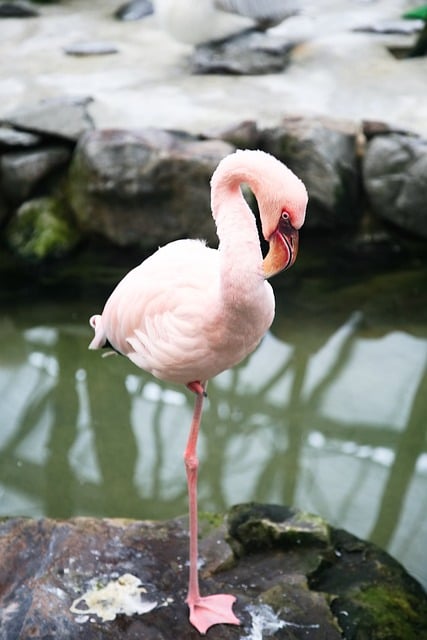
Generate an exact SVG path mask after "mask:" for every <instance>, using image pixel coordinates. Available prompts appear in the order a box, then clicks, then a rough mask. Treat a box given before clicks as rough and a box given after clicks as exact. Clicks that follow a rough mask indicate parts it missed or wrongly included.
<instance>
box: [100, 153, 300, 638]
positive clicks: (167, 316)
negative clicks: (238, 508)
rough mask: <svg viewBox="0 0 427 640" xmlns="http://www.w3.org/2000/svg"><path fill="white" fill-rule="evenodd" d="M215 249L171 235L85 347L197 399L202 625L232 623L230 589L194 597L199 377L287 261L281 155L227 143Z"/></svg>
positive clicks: (246, 346) (293, 233)
mask: <svg viewBox="0 0 427 640" xmlns="http://www.w3.org/2000/svg"><path fill="white" fill-rule="evenodd" d="M242 183H247V184H248V185H249V187H250V188H251V189H252V191H253V193H254V194H255V197H256V199H257V202H258V207H259V210H260V219H261V228H262V233H263V236H264V238H265V239H266V240H267V241H268V242H269V245H270V249H269V252H268V254H267V256H266V257H265V258H264V257H263V255H262V252H261V248H260V242H259V237H258V230H257V226H256V222H255V217H254V215H253V214H252V211H251V210H250V208H249V206H248V204H247V203H246V200H245V199H244V197H243V195H242V192H241V184H242ZM211 204H212V215H213V217H214V220H215V223H216V227H217V234H218V238H219V247H218V249H211V248H209V247H207V246H206V245H205V243H203V242H201V241H200V240H178V241H175V242H171V243H169V244H168V245H166V246H164V247H162V248H160V249H159V250H158V251H156V252H155V253H154V254H153V255H152V256H150V257H149V258H147V260H145V261H144V262H143V263H142V264H140V265H139V266H138V267H136V268H135V269H133V270H132V271H130V272H129V273H128V274H127V275H126V276H125V277H124V278H123V280H122V281H121V282H120V283H119V284H118V285H117V287H116V289H115V290H114V291H113V293H112V294H111V296H110V298H109V299H108V300H107V302H106V304H105V307H104V310H103V312H102V315H95V316H92V318H91V319H90V323H91V325H92V327H93V328H94V329H95V336H94V338H93V340H92V342H91V343H90V345H89V348H91V349H97V348H102V347H103V346H106V345H108V344H109V345H111V346H112V347H113V348H114V349H115V350H116V351H117V352H119V353H121V354H123V355H125V356H127V357H128V358H129V359H130V360H131V361H132V362H134V364H136V365H137V366H138V367H140V368H142V369H145V370H146V371H149V372H150V373H152V374H153V375H154V376H156V377H157V378H160V379H162V380H167V381H170V382H174V383H182V384H185V385H187V387H188V388H189V389H191V390H192V391H194V392H195V393H196V404H195V410H194V415H193V421H192V425H191V429H190V436H189V439H188V443H187V448H186V451H185V455H184V459H185V465H186V470H187V482H188V494H189V505H190V580H189V589H188V597H187V603H188V606H189V608H190V621H191V623H192V624H193V625H194V626H195V627H196V628H197V629H198V630H199V631H200V633H205V632H206V630H207V629H208V628H209V627H210V626H212V625H213V624H217V623H219V622H226V623H231V624H239V620H238V619H237V618H236V616H235V615H234V613H233V612H232V605H233V602H234V600H235V598H234V596H232V595H226V594H216V595H212V596H206V597H201V596H200V593H199V584H198V572H197V559H198V552H197V467H198V460H197V455H196V445H197V436H198V431H199V425H200V419H201V413H202V405H203V398H204V395H205V388H206V383H207V381H208V380H209V379H210V378H212V377H213V376H215V375H217V374H218V373H220V372H221V371H224V370H226V369H229V368H230V367H233V366H234V365H235V364H237V363H238V362H240V361H241V360H243V358H245V357H246V356H247V355H248V354H249V353H251V352H252V351H253V350H254V349H255V348H256V346H257V344H258V343H259V341H260V340H261V338H262V337H263V335H264V334H265V333H266V331H267V330H268V328H269V327H270V325H271V323H272V321H273V318H274V307H275V302H274V295H273V290H272V288H271V286H270V285H269V284H268V282H267V281H266V278H267V277H270V276H271V275H274V274H275V273H277V272H278V271H280V270H282V269H285V268H287V267H289V266H291V265H292V264H293V262H294V260H295V257H296V253H297V248H298V245H297V230H298V229H299V227H301V225H302V224H303V222H304V216H305V209H306V204H307V192H306V190H305V187H304V185H303V183H302V182H301V181H300V180H299V179H298V178H297V177H296V176H295V175H294V174H293V173H292V172H291V171H290V170H289V169H288V168H287V167H285V166H284V165H283V164H282V163H281V162H279V161H278V160H276V159H275V158H274V157H273V156H271V155H269V154H267V153H264V152H262V151H249V150H246V151H236V152H235V153H233V154H230V155H229V156H227V157H226V158H224V159H223V160H222V161H221V162H220V163H219V165H218V167H217V169H216V170H215V172H214V174H213V176H212V180H211Z"/></svg>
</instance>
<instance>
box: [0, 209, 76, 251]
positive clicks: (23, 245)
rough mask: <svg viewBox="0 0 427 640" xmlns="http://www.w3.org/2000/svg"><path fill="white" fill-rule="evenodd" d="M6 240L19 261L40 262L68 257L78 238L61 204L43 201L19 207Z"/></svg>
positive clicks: (7, 231)
mask: <svg viewBox="0 0 427 640" xmlns="http://www.w3.org/2000/svg"><path fill="white" fill-rule="evenodd" d="M6 238H7V241H8V244H9V246H10V247H11V248H12V249H13V251H14V252H15V253H16V254H17V255H19V256H20V257H21V258H23V259H24V260H29V261H33V262H42V261H44V260H47V259H49V258H62V257H64V256H65V255H67V254H68V253H69V252H70V251H71V250H72V249H73V248H74V247H75V246H76V244H77V243H78V241H79V238H80V235H79V232H78V231H77V229H76V227H75V226H74V224H73V222H72V220H71V219H70V218H69V216H68V215H67V212H66V208H65V207H63V206H62V205H61V202H60V201H59V200H57V199H55V198H51V197H45V198H37V199H34V200H29V201H28V202H25V203H24V204H23V205H21V207H20V208H19V209H18V211H17V212H16V214H15V216H14V217H13V218H12V220H11V221H10V223H9V225H8V227H7V229H6Z"/></svg>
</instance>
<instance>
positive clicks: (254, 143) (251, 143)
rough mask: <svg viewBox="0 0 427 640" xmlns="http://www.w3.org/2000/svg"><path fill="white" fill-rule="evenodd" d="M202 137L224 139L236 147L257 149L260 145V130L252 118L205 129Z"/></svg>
mask: <svg viewBox="0 0 427 640" xmlns="http://www.w3.org/2000/svg"><path fill="white" fill-rule="evenodd" d="M204 137H206V138H209V139H211V138H214V139H218V138H219V139H220V140H225V141H226V142H229V143H230V144H231V145H233V147H236V148H238V149H258V147H259V145H260V140H259V139H260V132H259V129H258V125H257V123H256V122H255V121H254V120H244V121H243V122H239V123H238V124H233V125H231V126H230V127H225V128H224V127H222V128H217V129H214V130H210V131H207V132H205V133H204Z"/></svg>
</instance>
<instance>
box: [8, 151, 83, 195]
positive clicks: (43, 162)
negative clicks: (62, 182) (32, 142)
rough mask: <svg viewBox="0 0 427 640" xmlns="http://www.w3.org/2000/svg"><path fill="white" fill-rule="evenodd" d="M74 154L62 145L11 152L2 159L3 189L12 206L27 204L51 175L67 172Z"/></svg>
mask: <svg viewBox="0 0 427 640" xmlns="http://www.w3.org/2000/svg"><path fill="white" fill-rule="evenodd" d="M70 156H71V153H70V150H69V149H68V148H67V147H61V146H59V145H55V146H53V145H52V146H49V147H45V148H40V149H30V150H27V151H11V152H9V153H5V154H4V155H3V156H1V157H0V186H1V190H2V192H3V193H4V195H5V196H6V198H7V199H8V200H9V201H10V202H13V203H21V202H23V201H24V200H26V199H27V198H28V197H29V196H30V195H32V193H33V192H34V190H35V189H36V187H37V186H38V185H39V183H40V182H41V181H42V180H44V179H45V178H47V177H48V176H49V174H52V173H54V172H55V171H57V170H60V169H61V168H64V167H65V165H66V164H67V163H68V161H69V159H70Z"/></svg>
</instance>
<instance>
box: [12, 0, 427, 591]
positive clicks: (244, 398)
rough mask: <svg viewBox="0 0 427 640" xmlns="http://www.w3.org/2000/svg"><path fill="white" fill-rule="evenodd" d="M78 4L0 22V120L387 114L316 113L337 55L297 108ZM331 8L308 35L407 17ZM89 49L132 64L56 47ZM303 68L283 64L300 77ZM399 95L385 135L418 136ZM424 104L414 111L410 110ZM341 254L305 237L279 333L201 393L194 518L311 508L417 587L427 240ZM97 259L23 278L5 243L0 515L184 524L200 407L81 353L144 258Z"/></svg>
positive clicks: (354, 5) (191, 121)
mask: <svg viewBox="0 0 427 640" xmlns="http://www.w3.org/2000/svg"><path fill="white" fill-rule="evenodd" d="M87 4H88V3H85V2H78V1H72V0H70V1H65V0H64V1H63V2H61V3H52V2H51V3H49V4H46V5H38V7H39V10H40V11H41V12H43V11H44V12H46V13H45V14H43V15H42V19H40V20H39V21H38V22H34V21H28V22H25V23H24V22H23V21H19V20H18V19H16V20H15V19H13V20H7V21H6V20H3V21H1V23H0V29H2V32H3V33H4V37H2V44H1V47H2V48H3V51H4V52H6V50H7V52H6V53H5V55H7V57H8V59H9V60H10V63H11V66H10V67H9V69H5V68H3V71H2V78H1V79H2V82H1V85H0V87H1V90H2V92H3V93H2V101H3V106H2V111H3V113H2V115H4V113H6V112H7V111H10V109H13V108H15V107H18V106H19V105H21V104H22V102H23V101H24V102H25V101H26V100H28V99H29V97H31V99H33V98H34V99H35V98H37V99H38V98H43V97H51V96H53V95H56V93H57V92H58V91H59V90H61V91H62V92H64V93H66V94H73V95H74V94H76V93H80V92H81V91H83V92H88V91H90V92H91V93H92V94H93V95H94V96H95V97H96V100H95V102H94V104H93V105H92V107H91V115H92V117H93V118H94V120H95V123H96V126H97V127H100V128H102V127H105V126H108V127H109V126H116V127H120V126H129V127H131V126H145V125H147V124H148V125H153V124H156V125H157V126H159V127H171V126H177V127H179V126H182V127H185V128H186V130H191V129H192V130H195V129H197V130H202V129H203V128H205V127H206V126H208V125H209V126H217V125H226V124H227V123H230V124H231V123H232V122H233V123H234V122H235V121H236V115H237V117H239V113H240V111H239V113H237V112H236V109H237V110H240V107H241V117H242V118H243V117H247V116H250V117H252V118H255V119H258V118H259V119H261V120H264V121H265V122H272V121H274V119H277V118H278V117H279V116H280V114H281V112H280V110H279V111H278V106H277V104H278V103H277V101H276V104H274V100H275V99H276V98H277V96H280V95H281V92H282V95H283V96H284V99H283V102H284V103H285V102H286V100H287V99H289V100H290V105H291V107H292V108H294V109H296V110H299V109H300V108H301V109H302V108H303V107H304V108H305V109H306V108H307V103H310V104H311V107H313V109H314V111H319V112H320V111H323V110H325V111H326V112H328V108H329V105H330V104H331V103H332V102H333V101H334V100H333V98H334V96H336V95H337V94H340V92H341V93H342V99H338V100H337V101H336V106H337V111H338V112H339V113H338V115H343V114H345V115H347V116H349V117H354V116H357V117H361V115H363V114H362V111H363V109H365V110H366V111H367V112H370V115H371V116H372V117H375V116H379V115H380V113H383V114H384V104H385V101H386V100H390V95H389V94H388V92H389V91H390V87H389V85H388V83H387V82H385V85H384V92H383V93H381V90H379V89H378V86H374V87H371V88H370V89H369V91H370V92H372V95H375V96H376V100H374V101H373V102H370V101H369V100H367V99H366V96H365V98H363V96H362V97H360V96H355V95H354V93H353V94H352V95H351V94H349V93H348V87H349V86H351V78H350V77H349V78H348V83H349V84H348V86H346V87H345V88H344V89H345V90H343V87H342V85H340V86H339V87H338V88H337V87H335V88H334V87H332V88H331V85H330V82H331V81H330V78H329V79H328V84H327V88H328V91H329V93H328V99H327V100H326V98H325V95H326V94H325V93H324V91H325V86H324V84H323V82H322V78H323V76H322V69H323V68H324V66H325V64H326V65H327V59H328V58H329V60H330V61H331V68H333V66H334V65H336V64H337V60H339V58H340V52H339V51H338V52H336V51H334V50H333V48H332V50H331V49H330V50H328V53H327V54H325V52H324V51H323V50H322V46H323V45H321V44H318V51H317V55H318V58H317V59H318V61H319V60H320V71H319V74H320V75H319V76H318V80H319V85H317V97H318V102H316V101H315V100H313V95H315V93H313V91H315V88H316V83H315V82H314V81H313V82H312V83H311V86H310V87H308V88H307V87H306V89H307V91H306V93H302V94H298V85H293V86H290V85H289V84H285V85H284V86H283V87H281V85H280V77H279V76H275V75H272V74H267V75H265V76H257V77H255V78H254V79H253V81H251V80H250V79H249V78H247V77H246V78H242V79H241V80H239V82H237V83H236V80H235V79H234V78H230V77H229V76H227V77H225V78H223V79H222V78H221V76H210V77H206V76H203V77H202V78H201V79H200V78H199V77H197V76H192V75H191V74H190V73H189V72H188V69H187V67H186V62H185V61H186V60H187V58H186V56H187V55H188V52H189V51H190V50H189V49H188V46H187V45H183V44H181V43H178V42H176V41H174V40H172V39H171V38H170V37H169V36H168V35H167V34H165V33H164V32H163V31H160V30H159V28H158V26H156V23H155V21H154V22H153V20H154V18H155V17H153V16H149V17H148V18H147V20H149V21H150V22H147V24H145V22H132V23H131V25H130V26H125V24H126V23H121V22H118V21H117V20H113V19H112V17H111V16H112V15H113V12H114V10H115V9H117V8H118V7H119V4H118V3H115V2H112V1H111V0H110V1H109V2H107V3H105V2H103V3H101V2H92V3H90V7H89V8H88V7H87V6H86V5H87ZM302 4H304V3H302ZM306 4H307V8H308V9H310V7H312V6H313V3H310V2H309V3H306ZM338 4H342V3H341V2H338V1H337V2H335V3H333V2H323V3H322V2H318V3H317V7H318V9H317V11H318V13H317V16H318V22H317V28H319V25H320V27H321V28H322V29H325V28H329V29H330V30H331V32H332V31H334V30H338V27H342V25H343V23H348V22H351V20H352V17H353V15H354V12H355V11H356V9H357V10H358V11H362V10H366V8H367V7H368V5H370V6H374V5H375V6H376V7H377V9H378V12H379V13H378V15H380V13H381V12H383V14H384V15H386V17H387V15H388V12H389V13H390V14H392V15H394V14H395V13H396V11H395V9H396V6H397V5H399V12H400V9H402V8H405V7H406V8H407V7H409V5H410V4H411V3H402V2H400V3H394V2H393V1H391V2H389V3H387V2H378V3H375V2H374V1H373V2H371V3H370V2H362V1H360V2H356V1H354V2H351V1H349V2H348V3H346V11H342V10H341V11H339V10H338V9H337V5H338ZM327 10H329V12H330V13H329V14H328V13H327ZM97 12H98V13H97ZM327 15H329V16H330V20H329V22H328V20H327V17H326V16H327ZM46 16H47V17H48V18H49V20H45V18H46ZM303 17H304V14H303ZM362 17H363V14H362ZM361 20H362V18H361V17H360V18H359V21H361ZM98 23H99V25H100V30H99V32H97V31H96V28H95V27H96V25H97V24H98ZM67 24H68V27H66V25H67ZM298 24H299V25H300V28H301V29H302V28H303V27H304V28H305V29H306V28H307V24H305V26H304V24H303V23H301V22H300V23H298ZM106 25H108V27H106ZM147 25H148V26H147ZM101 26H102V28H101ZM61 29H62V32H61ZM283 29H285V27H283ZM89 36H90V37H91V38H92V39H95V38H97V39H99V38H100V37H102V38H103V39H104V38H108V39H113V40H114V42H119V49H121V50H122V51H124V52H125V54H126V55H128V56H129V57H128V58H126V57H125V58H123V57H120V56H119V57H118V58H117V59H116V60H114V61H113V62H111V64H110V60H113V58H108V59H107V58H105V57H96V56H95V57H91V58H88V60H89V61H88V62H87V63H85V64H87V65H88V66H87V67H83V66H82V63H81V60H80V59H78V58H75V57H74V58H71V57H68V58H67V57H66V56H65V54H64V52H63V51H62V50H61V47H62V46H65V45H67V44H69V43H71V42H76V41H79V40H81V39H83V40H86V39H87V38H88V37H89ZM343 42H344V41H343ZM141 43H144V47H142V45H141V48H140V49H138V47H139V45H140V44H141ZM159 43H161V44H162V46H161V47H160V46H159ZM353 46H354V45H353V44H351V46H350V44H348V46H347V45H345V44H343V45H342V48H341V52H347V54H348V53H349V49H350V48H351V49H352V51H353V54H352V55H354V49H353ZM13 47H15V49H13ZM322 51H323V52H322ZM153 56H154V58H155V62H151V61H153ZM322 56H325V57H323V58H322ZM304 64H305V65H306V67H307V65H308V67H307V68H309V67H310V65H309V62H307V60H306V61H305V63H304V61H303V62H302V63H301V64H300V67H299V70H300V71H301V69H302V70H303V67H304ZM4 67H5V65H4ZM88 70H89V71H90V73H89V71H88ZM296 73H297V71H295V70H292V69H291V71H290V74H291V78H292V77H293V78H294V79H295V74H296ZM340 73H341V74H343V73H344V70H342V69H341V71H340ZM349 75H350V76H351V74H348V67H347V76H349ZM340 77H341V80H342V75H341V76H340ZM222 80H224V82H223V83H222ZM251 82H252V84H251ZM233 84H234V85H235V88H234V87H233ZM368 84H369V83H368ZM197 86H199V87H200V88H201V92H200V93H199V94H197V92H196V89H197ZM232 87H233V88H232ZM229 89H230V92H231V93H230V94H228V98H229V97H230V95H231V96H232V97H233V96H234V98H235V100H234V101H233V100H229V99H227V100H226V101H225V104H224V109H221V100H222V98H221V93H222V95H223V96H224V91H225V92H227V91H228V90H229ZM393 90H394V91H395V92H399V91H400V89H399V86H396V84H394V88H393ZM245 91H246V92H247V93H246V94H245ZM405 91H406V89H404V88H402V90H401V97H402V96H403V97H404V95H406V96H407V99H406V102H405V100H401V101H398V100H396V102H395V103H394V102H393V101H389V103H388V104H389V105H390V110H391V111H392V113H393V117H394V121H395V122H396V121H399V122H402V123H405V125H408V124H409V122H410V121H412V123H415V128H416V129H417V127H418V122H421V121H424V120H423V116H422V109H423V108H424V107H423V105H421V104H420V100H419V96H417V95H416V94H408V93H406V94H405ZM137 92H139V94H138V100H136V101H134V100H133V98H134V96H135V95H136V93H137ZM245 95H246V99H245V98H244V96H245ZM262 95H264V96H265V99H264V100H260V96H262ZM292 99H293V101H292ZM210 100H211V101H210ZM417 101H418V102H417ZM363 102H364V104H363ZM415 103H416V104H418V105H419V108H420V110H421V112H420V111H416V112H413V115H412V112H411V108H412V107H411V105H413V104H415ZM142 104H144V105H146V107H145V108H142V107H141V105H142ZM280 104H281V102H280ZM125 106H126V108H125ZM285 106H286V108H288V107H289V104H286V105H285ZM424 106H425V104H424ZM426 126H427V125H426ZM426 205H427V197H426ZM426 210H427V206H426ZM206 215H208V212H206ZM339 242H340V239H339V238H336V239H335V241H334V242H332V241H331V238H330V234H328V233H326V232H323V234H322V233H317V234H316V232H315V230H312V231H311V232H310V231H306V232H304V230H303V232H302V234H301V245H300V253H299V257H298V260H297V263H296V265H294V267H293V268H292V271H290V272H289V273H286V274H283V275H280V276H278V277H277V278H275V280H274V281H273V282H272V284H273V287H274V289H275V293H276V299H277V315H276V319H275V321H274V324H273V326H272V328H271V331H270V332H269V333H268V334H267V335H266V337H265V339H264V340H263V342H262V344H261V345H260V347H259V349H258V350H257V351H256V352H255V353H254V354H252V355H251V356H250V357H249V358H248V359H247V360H246V361H245V362H243V363H242V364H241V365H240V366H238V367H236V368H235V369H234V370H232V371H228V372H225V373H223V374H222V375H220V376H218V377H217V378H216V379H214V380H212V381H211V382H210V383H209V388H208V401H207V403H206V408H205V411H204V414H203V423H202V433H201V437H200V443H199V452H200V480H199V497H200V508H201V510H205V511H224V510H226V509H227V508H228V507H230V506H231V505H233V504H235V503H241V502H247V501H259V502H273V503H280V504H285V505H292V506H295V507H297V508H300V509H303V510H307V511H310V512H313V513H317V514H319V515H321V516H322V517H323V518H325V519H327V520H328V521H329V522H330V523H331V524H332V525H334V526H335V527H339V528H345V529H348V530H349V531H350V532H352V533H354V534H356V535H357V536H360V537H362V538H366V539H369V540H372V541H373V542H375V543H378V544H379V545H381V546H382V547H384V548H386V549H387V550H388V551H389V552H390V553H391V554H392V555H393V556H395V557H396V558H397V559H398V560H399V561H401V562H402V563H403V564H404V565H405V567H406V568H407V569H408V570H409V572H410V573H412V574H413V575H414V576H415V577H416V578H417V579H418V580H419V581H420V582H421V583H422V584H423V585H424V587H427V565H426V562H425V548H426V544H427V490H426V489H427V443H426V422H427V375H426V371H427V286H426V285H427V265H426V263H425V243H421V244H420V243H419V242H418V241H417V242H415V241H414V242H413V238H411V237H410V236H409V237H406V238H405V242H404V243H403V244H402V245H399V246H398V248H397V249H396V246H397V245H396V243H395V242H394V241H393V242H390V243H385V245H384V246H383V245H379V246H376V247H375V248H374V250H370V251H368V252H366V253H362V254H359V255H358V256H357V257H356V256H355V254H354V253H352V252H348V253H346V252H345V251H344V250H343V248H342V247H340V246H339ZM103 250H104V254H103V257H102V260H103V266H102V269H101V270H97V268H96V261H94V262H95V266H93V265H92V267H87V266H83V267H81V268H80V267H79V268H74V267H73V268H72V269H71V267H70V264H72V262H73V259H74V258H73V255H71V256H68V257H67V260H66V263H65V269H71V271H70V273H71V275H70V274H68V276H67V278H65V279H64V278H62V279H61V277H58V273H57V272H60V271H61V269H63V268H64V266H63V265H62V266H61V265H59V264H58V262H55V261H53V262H52V261H51V262H48V263H47V264H44V265H42V266H40V265H38V266H37V267H34V266H33V265H31V264H29V265H27V266H26V267H25V268H24V269H23V271H21V272H20V273H19V276H18V277H17V276H16V274H15V273H14V271H13V270H12V269H11V267H10V262H8V260H6V258H5V255H6V249H5V248H4V247H2V249H1V251H2V258H1V270H0V273H2V275H1V280H0V424H1V428H0V461H1V464H0V516H21V515H24V516H30V517H35V518H38V517H42V516H49V517H55V518H68V517H72V516H76V515H91V516H98V517H102V516H111V517H129V518H137V519H158V518H159V519H162V518H171V517H175V516H178V515H181V514H183V513H186V512H187V490H186V482H185V472H184V465H183V458H182V456H183V451H184V447H185V442H186V438H187V433H188V427H189V424H190V420H191V414H192V406H193V397H192V396H191V394H190V393H189V392H187V391H186V390H185V389H183V388H179V387H174V386H173V385H167V384H163V383H161V382H159V381H157V380H155V379H154V378H152V377H151V376H150V375H148V374H145V373H144V372H142V371H140V370H139V369H137V368H136V367H134V366H133V365H132V364H131V363H130V362H128V361H127V360H126V359H125V358H122V357H119V356H111V357H107V358H103V357H102V356H101V354H100V353H99V352H89V351H88V349H87V346H88V343H89V341H90V340H91V334H92V331H91V329H90V327H89V324H88V318H89V317H90V316H91V315H93V314H94V313H99V312H101V310H102V307H103V305H104V302H105V300H106V298H107V297H108V295H109V293H110V292H111V290H112V288H113V286H114V285H115V284H116V282H117V281H118V280H119V279H120V278H121V277H122V276H123V274H124V273H125V272H126V270H127V269H128V268H131V267H133V266H135V265H136V264H137V263H138V262H139V260H140V259H142V258H143V257H144V256H142V255H139V253H138V251H137V250H135V249H133V250H132V251H128V250H124V252H123V254H122V255H121V257H120V259H119V260H117V262H116V258H117V250H115V251H114V252H113V253H112V254H111V255H109V254H108V248H107V249H105V247H104V249H103ZM79 269H80V270H79Z"/></svg>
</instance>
